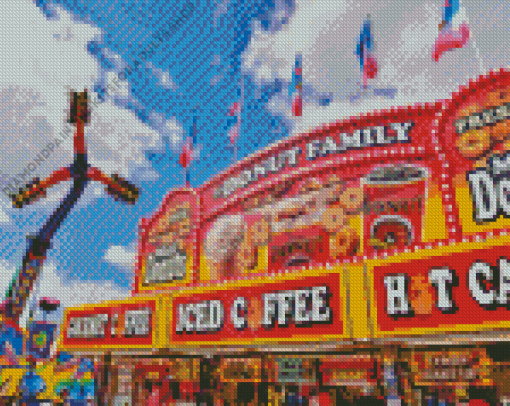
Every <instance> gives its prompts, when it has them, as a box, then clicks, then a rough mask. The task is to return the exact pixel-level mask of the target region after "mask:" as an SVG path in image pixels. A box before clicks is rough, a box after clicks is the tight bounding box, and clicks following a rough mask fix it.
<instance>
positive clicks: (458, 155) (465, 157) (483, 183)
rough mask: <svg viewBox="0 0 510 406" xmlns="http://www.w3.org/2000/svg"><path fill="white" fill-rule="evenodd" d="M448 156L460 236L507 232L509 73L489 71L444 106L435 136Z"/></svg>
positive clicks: (509, 204) (509, 195)
mask: <svg viewBox="0 0 510 406" xmlns="http://www.w3.org/2000/svg"><path fill="white" fill-rule="evenodd" d="M437 133H438V135H439V137H441V138H443V140H444V142H445V150H446V151H448V154H449V155H450V157H451V162H454V163H455V165H452V168H451V169H452V170H453V171H454V173H453V186H454V188H455V197H456V201H457V206H458V208H459V215H460V221H461V226H462V232H463V234H466V233H468V234H469V233H475V232H479V231H487V230H490V229H494V228H509V227H510V72H508V71H504V70H501V71H499V72H490V73H489V74H487V75H485V76H482V77H480V78H479V79H478V80H477V81H474V82H471V83H470V84H469V85H468V86H467V87H465V88H461V90H460V91H459V92H458V93H455V94H454V95H453V97H452V99H451V100H450V101H448V102H447V104H446V106H445V109H444V110H443V113H442V117H441V119H440V121H439V127H438V131H437Z"/></svg>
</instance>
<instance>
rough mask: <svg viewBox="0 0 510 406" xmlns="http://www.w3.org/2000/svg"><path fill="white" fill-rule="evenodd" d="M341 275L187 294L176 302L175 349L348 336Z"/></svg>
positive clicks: (173, 303) (302, 278) (173, 328)
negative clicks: (178, 345) (185, 345)
mask: <svg viewBox="0 0 510 406" xmlns="http://www.w3.org/2000/svg"><path fill="white" fill-rule="evenodd" d="M340 291H341V275H340V274H339V273H332V274H325V275H323V276H312V277H301V278H295V277H294V279H289V278H285V279H282V278H275V279H274V280H273V281H272V282H268V281H267V279H266V281H264V282H262V281H259V282H253V281H252V282H249V283H247V282H245V283H244V285H241V284H240V283H237V284H236V283H232V284H229V285H227V286H221V285H220V286H216V287H212V288H202V289H201V290H200V291H197V292H190V291H188V292H182V293H179V294H177V295H174V297H173V298H172V299H171V301H172V310H171V315H172V321H171V327H170V329H171V331H170V342H171V343H193V344H197V343H200V342H203V343H211V342H222V343H232V344H238V343H246V342H251V341H278V340H284V341H309V340H320V339H321V337H326V336H330V337H336V338H341V337H343V336H344V320H345V314H344V313H345V306H344V305H343V302H342V300H341V298H340V296H341V292H340Z"/></svg>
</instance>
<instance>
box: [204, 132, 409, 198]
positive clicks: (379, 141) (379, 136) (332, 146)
mask: <svg viewBox="0 0 510 406" xmlns="http://www.w3.org/2000/svg"><path fill="white" fill-rule="evenodd" d="M413 126H414V123H411V122H406V123H392V124H389V125H386V126H375V127H368V128H365V129H360V130H355V131H353V132H352V133H341V134H339V142H336V141H335V140H334V139H333V138H332V137H326V138H324V139H323V140H322V139H321V140H313V141H310V142H309V143H307V144H306V146H305V157H306V159H307V160H315V159H318V158H321V157H324V156H327V155H331V154H338V153H341V152H344V151H347V150H350V149H357V148H366V147H371V146H381V145H388V144H394V143H405V142H409V141H410V136H409V133H410V131H411V129H412V128H413ZM300 154H301V148H299V147H295V148H292V149H289V150H285V151H283V152H281V153H280V154H278V155H277V156H272V157H269V158H266V159H265V160H263V161H262V162H260V163H259V164H257V165H255V166H253V167H252V168H250V169H247V170H244V171H243V172H241V173H240V174H239V175H238V176H236V177H233V178H230V179H228V180H226V181H224V182H223V183H222V185H221V186H219V187H218V188H216V189H215V190H214V192H213V196H214V198H215V199H218V198H227V197H229V196H230V195H232V194H233V193H235V192H236V191H237V190H239V189H242V188H245V187H247V186H248V185H250V184H251V183H254V182H256V181H258V180H259V179H261V178H263V177H265V176H268V175H269V174H272V173H276V172H279V171H281V170H283V169H285V168H289V167H294V166H296V165H298V162H299V156H300Z"/></svg>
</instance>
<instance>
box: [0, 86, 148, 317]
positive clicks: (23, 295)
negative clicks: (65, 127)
mask: <svg viewBox="0 0 510 406" xmlns="http://www.w3.org/2000/svg"><path fill="white" fill-rule="evenodd" d="M70 104H71V106H70V116H69V119H68V122H69V123H71V124H73V125H74V126H75V127H76V130H75V134H74V162H73V163H72V164H71V165H70V166H68V167H65V168H61V169H58V170H56V171H55V172H53V173H52V174H51V175H50V176H49V177H48V178H47V179H45V180H42V181H40V180H39V178H34V179H33V180H32V181H30V182H29V183H28V184H27V185H26V186H25V187H24V188H21V189H20V190H19V193H17V194H12V195H11V199H12V202H13V205H14V207H16V208H22V207H24V206H25V205H27V204H30V203H32V202H34V201H36V200H37V199H39V198H40V197H45V196H46V190H47V189H48V188H49V187H51V186H54V185H56V184H57V183H60V182H63V181H67V180H71V181H72V182H73V185H72V187H71V190H70V191H69V193H68V194H67V196H66V197H65V198H64V200H63V201H62V202H61V204H60V206H59V207H58V208H57V209H56V210H55V211H54V212H53V214H52V215H51V217H50V218H49V219H48V220H47V221H46V223H45V224H44V226H43V227H42V228H41V229H40V231H39V232H38V233H37V234H36V235H35V236H29V237H28V238H27V240H28V246H27V250H26V253H25V256H24V258H23V264H22V267H21V269H20V270H19V271H18V272H17V274H16V276H15V277H14V280H13V282H12V283H11V286H10V288H9V291H8V293H7V297H6V300H5V302H4V306H3V308H4V310H3V313H4V314H3V316H4V318H3V321H2V323H6V322H8V323H11V324H14V325H18V324H19V319H20V317H21V314H22V313H23V310H24V308H25V306H26V304H27V301H28V298H29V296H30V293H31V291H32V289H33V287H34V283H35V282H36V280H37V278H38V276H39V274H40V271H41V267H42V266H43V262H44V260H45V258H46V253H47V251H48V250H49V249H50V248H51V240H52V238H53V236H54V235H55V233H56V232H57V231H58V229H59V227H60V226H61V224H62V223H63V221H64V220H65V218H66V216H67V215H68V214H69V213H70V211H71V210H72V208H73V207H74V205H75V204H76V202H77V201H78V200H79V198H80V197H81V195H82V194H83V191H84V190H85V187H86V186H87V184H88V182H89V181H91V180H92V181H99V182H101V183H103V184H104V185H105V186H106V188H107V192H108V193H109V194H110V195H111V196H112V197H114V198H115V200H121V201H124V202H126V203H129V204H134V203H135V202H136V200H137V198H138V195H139V191H138V189H137V188H136V187H135V186H134V185H132V184H130V183H129V182H128V181H126V180H125V179H123V178H121V177H120V176H118V175H116V174H114V175H112V176H108V175H105V174H104V173H103V172H101V171H100V170H99V169H98V168H94V167H92V166H91V165H90V164H89V163H88V160H87V150H86V144H85V125H86V124H88V123H89V119H90V110H89V108H88V94H87V90H85V91H84V92H74V91H71V103H70Z"/></svg>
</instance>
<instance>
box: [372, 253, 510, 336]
mask: <svg viewBox="0 0 510 406" xmlns="http://www.w3.org/2000/svg"><path fill="white" fill-rule="evenodd" d="M411 263H412V266H411ZM373 282H374V294H375V304H374V305H375V306H376V308H377V327H378V330H379V332H383V333H384V332H391V331H395V330H397V329H398V330H412V329H428V328H431V329H433V328H436V329H443V328H444V330H445V331H455V330H456V328H458V327H460V326H463V325H464V326H468V325H471V326H473V325H483V324H491V323H492V324H494V323H498V322H502V321H509V320H510V311H509V304H510V254H509V253H508V248H507V247H505V246H493V247H490V248H486V249H473V250H469V251H468V250H466V251H464V252H457V253H453V254H447V253H443V254H442V256H437V257H431V258H427V259H413V260H412V262H410V261H402V262H401V263H391V264H387V265H382V266H377V265H376V266H374V268H373ZM423 331H425V330H423Z"/></svg>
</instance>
